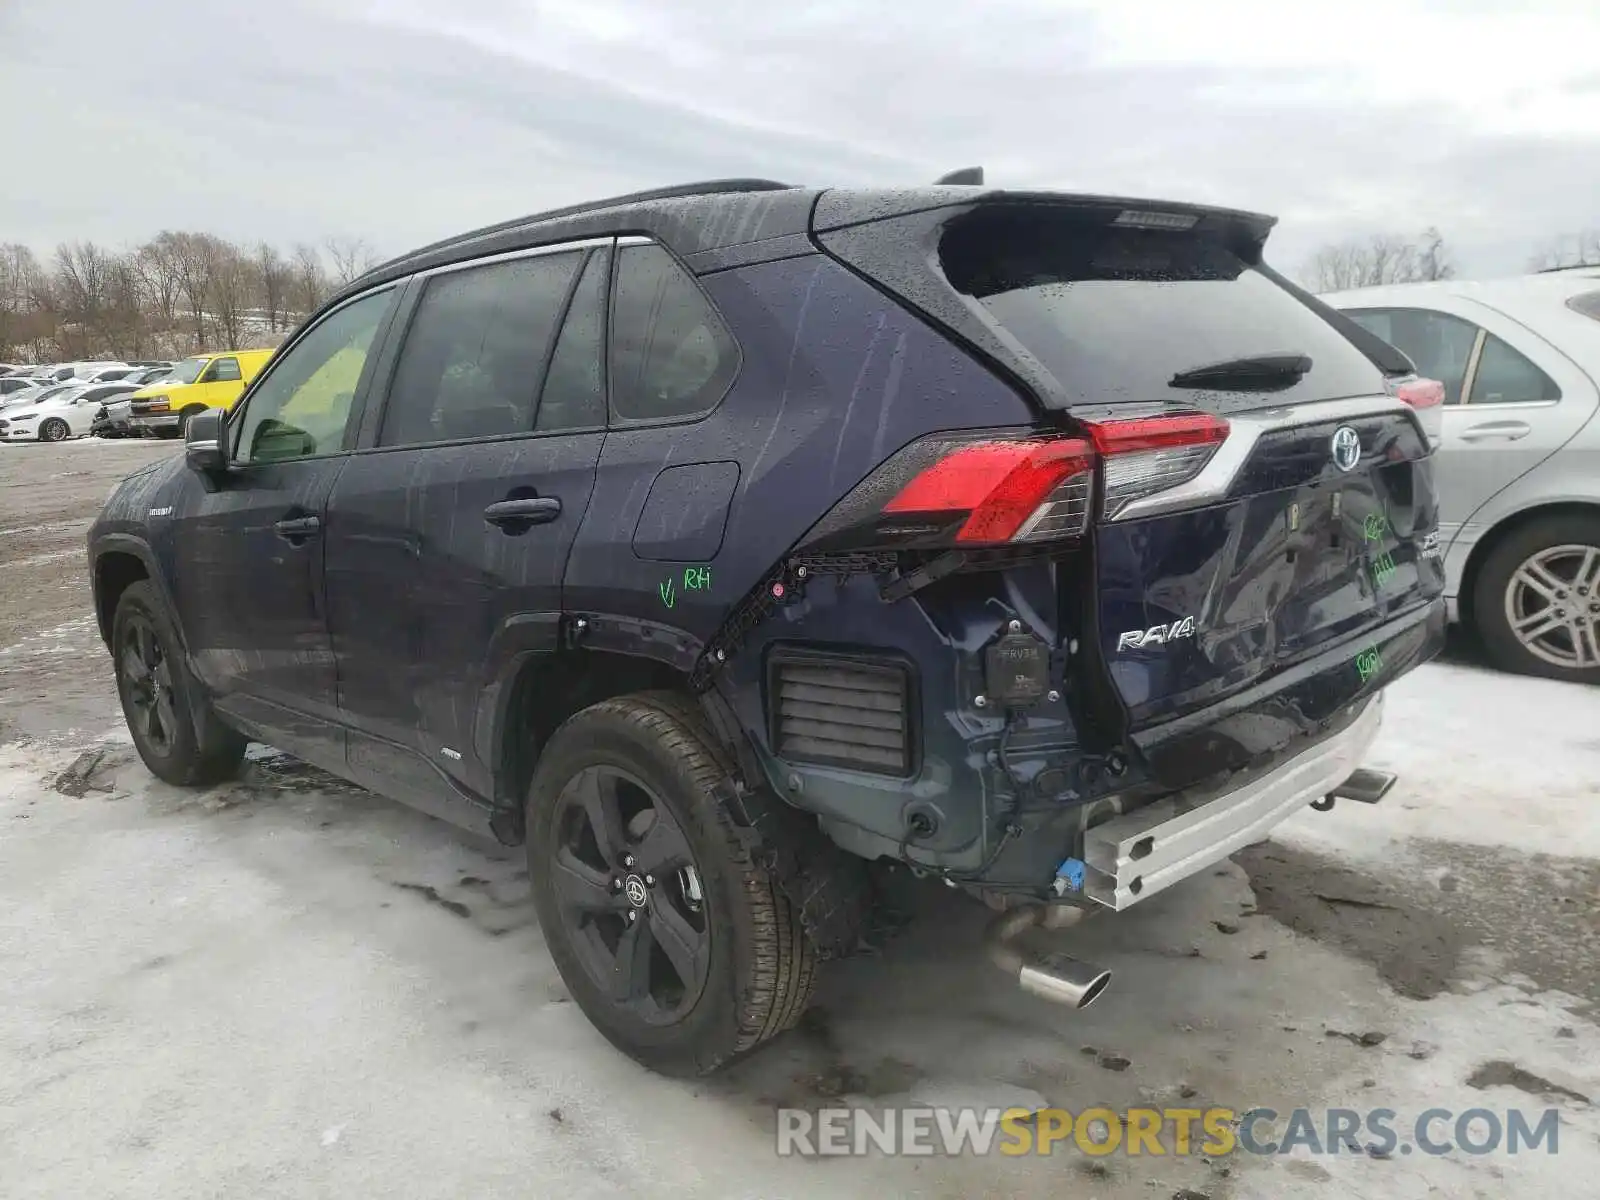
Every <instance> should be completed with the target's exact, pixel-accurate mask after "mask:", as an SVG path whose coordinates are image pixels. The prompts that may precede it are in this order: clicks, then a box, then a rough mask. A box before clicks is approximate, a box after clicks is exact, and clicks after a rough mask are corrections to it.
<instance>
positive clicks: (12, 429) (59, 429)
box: [0, 383, 121, 442]
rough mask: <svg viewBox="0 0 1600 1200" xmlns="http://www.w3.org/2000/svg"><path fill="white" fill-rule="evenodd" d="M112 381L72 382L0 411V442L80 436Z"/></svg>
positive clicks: (91, 422)
mask: <svg viewBox="0 0 1600 1200" xmlns="http://www.w3.org/2000/svg"><path fill="white" fill-rule="evenodd" d="M120 386H121V385H119V384H115V383H106V384H75V385H72V386H70V387H66V388H62V389H60V390H59V391H56V392H54V393H53V394H51V395H50V396H49V397H48V398H47V399H41V400H39V401H37V402H35V403H33V404H28V405H20V406H17V407H15V408H8V409H6V410H4V411H3V412H0V441H7V442H31V441H39V442H64V441H66V440H67V439H68V438H71V437H83V436H85V435H87V434H88V433H89V430H90V429H91V428H92V426H93V425H94V419H95V417H96V416H97V415H98V414H99V412H100V407H101V404H102V402H103V400H104V398H105V396H106V394H108V393H109V392H112V391H113V390H115V389H117V388H119V387H120Z"/></svg>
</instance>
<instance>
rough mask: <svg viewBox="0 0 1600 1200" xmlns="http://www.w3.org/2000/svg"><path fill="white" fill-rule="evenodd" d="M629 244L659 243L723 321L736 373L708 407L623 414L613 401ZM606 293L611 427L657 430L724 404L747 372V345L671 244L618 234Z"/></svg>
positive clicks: (702, 416) (704, 415)
mask: <svg viewBox="0 0 1600 1200" xmlns="http://www.w3.org/2000/svg"><path fill="white" fill-rule="evenodd" d="M629 246H656V247H659V248H660V249H661V250H662V251H664V252H665V253H666V255H667V257H668V258H670V259H671V260H672V261H673V263H674V264H675V265H676V266H677V268H678V269H679V270H680V271H682V272H683V274H684V276H685V277H686V278H687V279H688V280H689V281H690V282H691V283H693V284H694V286H695V289H696V290H697V291H698V292H699V293H700V297H701V299H703V300H704V301H705V302H706V307H708V308H709V309H710V310H711V311H712V312H713V313H715V314H716V318H717V320H718V321H720V322H722V331H723V333H724V334H726V335H727V339H728V344H729V345H730V346H731V347H733V374H731V375H729V376H728V386H727V387H725V388H723V389H722V393H721V394H720V395H719V396H718V397H717V398H716V399H715V400H714V401H712V402H711V403H710V404H708V405H706V407H705V408H702V409H697V410H695V411H694V412H688V413H677V414H675V415H674V416H670V417H623V416H619V415H618V413H617V410H616V407H615V405H613V404H612V403H611V334H612V323H613V319H614V315H615V313H616V308H617V305H616V299H615V298H616V294H617V272H618V271H620V270H621V267H622V252H623V250H624V249H626V248H627V247H629ZM606 296H607V298H608V299H607V302H606V337H605V362H606V367H605V375H604V376H603V378H604V380H605V383H606V387H605V393H606V423H607V426H608V427H609V428H611V429H617V430H621V429H656V428H659V427H663V426H668V425H694V424H697V423H698V422H700V421H703V420H705V419H706V418H707V417H709V416H710V415H711V414H712V413H714V412H716V411H717V409H719V408H721V407H722V402H723V401H724V400H726V399H727V398H728V396H729V394H730V393H731V392H732V391H733V389H734V388H735V387H737V386H738V384H739V376H740V375H741V374H742V373H743V372H744V347H742V346H740V345H739V339H738V338H737V337H735V336H734V333H733V327H732V326H731V325H729V324H728V318H727V317H726V316H724V315H723V312H722V310H721V309H720V308H718V307H717V302H716V301H715V300H714V299H712V297H711V294H710V293H709V292H707V291H706V289H705V285H704V284H703V283H701V282H700V276H698V275H696V274H695V273H694V271H693V270H692V269H691V268H690V267H689V264H688V263H686V262H684V261H683V259H682V258H681V257H679V256H678V255H677V254H674V253H673V251H672V247H671V246H669V245H667V244H666V243H665V242H663V241H662V240H661V239H660V238H654V237H650V236H648V235H646V234H642V233H630V234H623V235H621V236H619V237H618V238H617V248H616V250H615V251H614V252H613V253H612V255H611V279H610V281H609V284H608V286H607V287H606Z"/></svg>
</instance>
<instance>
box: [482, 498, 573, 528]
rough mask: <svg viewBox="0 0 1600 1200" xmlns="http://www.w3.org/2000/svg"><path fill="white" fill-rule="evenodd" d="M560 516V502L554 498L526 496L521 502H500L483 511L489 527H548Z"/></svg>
mask: <svg viewBox="0 0 1600 1200" xmlns="http://www.w3.org/2000/svg"><path fill="white" fill-rule="evenodd" d="M560 515H561V501H560V500H557V499H556V498H555V497H554V496H528V497H526V498H524V499H521V500H500V501H497V502H496V503H494V504H491V505H489V507H488V508H486V509H484V510H483V519H484V520H485V521H487V522H489V524H491V525H499V526H502V527H504V526H508V525H548V524H549V523H550V522H551V521H554V520H555V519H556V518H557V517H559V516H560Z"/></svg>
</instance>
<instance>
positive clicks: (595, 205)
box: [367, 179, 796, 275]
mask: <svg viewBox="0 0 1600 1200" xmlns="http://www.w3.org/2000/svg"><path fill="white" fill-rule="evenodd" d="M794 186H796V185H795V184H792V183H779V182H778V181H777V180H774V179H708V180H706V181H705V182H703V183H676V184H673V185H671V186H670V187H659V188H649V189H647V190H645V191H642V192H629V193H628V194H627V195H625V196H608V197H607V198H605V199H603V200H588V201H585V202H584V203H582V204H569V205H567V206H566V207H565V208H552V209H549V210H548V211H546V212H537V213H530V214H529V215H527V216H525V217H513V218H512V219H511V220H509V221H498V222H496V223H495V224H493V225H485V226H484V227H483V228H482V229H474V230H472V231H471V232H469V233H458V234H456V235H455V236H453V237H447V238H445V239H444V240H442V241H438V242H430V243H429V244H428V245H426V246H419V247H417V248H416V249H415V250H407V251H406V252H405V253H404V254H401V255H399V256H398V257H395V258H391V259H389V260H388V261H387V262H382V263H379V264H378V265H377V266H375V267H373V268H372V270H370V271H368V272H367V274H368V275H376V274H378V273H379V272H380V271H384V270H387V269H388V268H390V267H393V266H395V265H397V264H399V263H403V262H406V261H408V260H409V259H413V258H419V257H421V256H422V255H424V254H429V253H432V252H433V251H435V250H444V249H447V248H448V247H450V246H457V245H461V244H462V243H464V242H470V241H472V240H474V239H475V238H480V237H487V236H489V235H490V234H493V233H501V232H503V231H504V230H507V229H515V228H517V227H518V226H520V225H533V224H536V223H537V222H539V221H552V220H555V219H556V218H557V217H575V216H577V215H578V214H579V213H586V212H598V211H599V210H601V209H603V208H616V207H618V206H620V205H624V204H645V203H648V202H649V201H651V200H679V199H683V198H685V197H689V196H722V195H729V194H736V193H740V192H782V191H787V190H788V189H790V188H792V187H794Z"/></svg>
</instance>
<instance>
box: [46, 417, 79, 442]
mask: <svg viewBox="0 0 1600 1200" xmlns="http://www.w3.org/2000/svg"><path fill="white" fill-rule="evenodd" d="M71 435H72V429H71V428H70V427H69V426H68V425H67V423H66V422H65V421H63V420H62V419H61V418H60V417H51V418H50V419H49V420H48V421H46V422H45V423H44V424H43V425H41V426H39V440H40V441H41V442H64V441H66V440H67V438H68V437H70V436H71Z"/></svg>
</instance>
